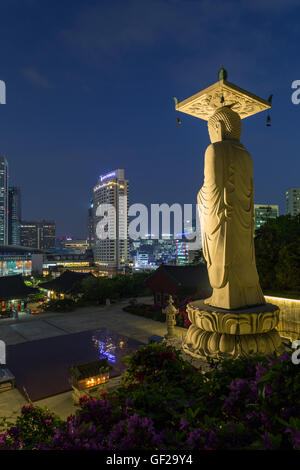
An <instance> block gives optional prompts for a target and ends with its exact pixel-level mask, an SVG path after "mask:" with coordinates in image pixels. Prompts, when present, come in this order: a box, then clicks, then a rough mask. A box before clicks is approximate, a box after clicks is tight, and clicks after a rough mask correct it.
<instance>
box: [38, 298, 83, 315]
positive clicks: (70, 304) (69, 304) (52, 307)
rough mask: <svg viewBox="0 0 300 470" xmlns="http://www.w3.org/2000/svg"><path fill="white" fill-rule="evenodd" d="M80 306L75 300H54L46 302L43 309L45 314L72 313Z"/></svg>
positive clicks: (42, 306)
mask: <svg viewBox="0 0 300 470" xmlns="http://www.w3.org/2000/svg"><path fill="white" fill-rule="evenodd" d="M78 306H79V305H78V303H77V302H75V300H73V299H52V300H49V301H48V302H44V303H43V304H42V305H41V309H42V310H43V311H44V312H71V311H72V310H74V309H75V308H76V307H78Z"/></svg>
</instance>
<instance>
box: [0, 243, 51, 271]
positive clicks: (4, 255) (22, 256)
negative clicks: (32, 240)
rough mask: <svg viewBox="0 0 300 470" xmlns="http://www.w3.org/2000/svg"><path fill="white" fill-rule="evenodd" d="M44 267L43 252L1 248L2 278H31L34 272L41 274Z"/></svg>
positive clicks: (33, 249)
mask: <svg viewBox="0 0 300 470" xmlns="http://www.w3.org/2000/svg"><path fill="white" fill-rule="evenodd" d="M42 265H43V252H42V250H37V249H35V248H27V247H20V246H11V245H9V246H4V245H1V246H0V276H13V275H16V274H22V276H30V275H31V272H32V271H33V270H35V271H40V272H41V269H42Z"/></svg>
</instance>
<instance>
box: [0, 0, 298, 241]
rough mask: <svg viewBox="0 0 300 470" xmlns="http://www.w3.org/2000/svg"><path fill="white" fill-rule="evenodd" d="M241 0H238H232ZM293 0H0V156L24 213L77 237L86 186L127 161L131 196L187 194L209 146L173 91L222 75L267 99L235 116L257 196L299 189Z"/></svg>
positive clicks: (279, 198)
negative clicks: (261, 108) (266, 107)
mask: <svg viewBox="0 0 300 470" xmlns="http://www.w3.org/2000/svg"><path fill="white" fill-rule="evenodd" d="M237 5H239V7H237ZM297 5H299V0H294V1H293V0H273V1H271V0H252V1H251V2H249V1H239V2H237V1H236V0H229V1H226V0H215V1H209V0H205V1H202V0H103V1H102V0H98V1H96V0H94V1H90V0H72V2H71V1H67V0H63V1H62V0H60V1H59V0H51V1H48V0H19V1H18V0H2V1H1V5H0V17H1V28H0V44H1V48H0V51H1V52H0V58H1V60H0V79H1V80H4V81H5V82H6V86H7V104H6V105H0V154H4V155H6V157H7V159H8V162H9V168H10V175H11V179H10V181H11V184H14V185H19V186H20V187H21V190H22V205H23V217H24V219H40V218H48V219H55V220H56V222H57V234H58V235H63V234H73V235H75V236H77V237H80V236H86V232H87V229H86V224H87V209H88V203H89V199H90V197H91V194H92V193H91V190H92V186H93V185H94V184H96V182H97V178H98V176H99V175H100V174H103V173H105V172H106V171H108V170H111V169H115V168H125V174H126V177H127V178H128V179H129V181H130V202H131V203H133V202H142V203H146V204H150V203H151V202H154V203H162V202H167V203H170V204H171V203H174V202H179V203H195V202H196V194H197V191H198V190H199V188H200V187H201V185H202V181H203V156H204V152H205V148H206V147H207V145H208V144H209V138H208V133H207V128H206V124H205V122H204V121H202V120H199V119H196V118H192V117H189V116H185V115H182V121H183V125H182V127H181V128H180V129H177V128H176V113H175V111H174V104H173V96H177V97H178V98H179V100H182V99H184V98H186V97H188V96H190V95H192V94H194V93H196V92H198V91H200V90H201V89H203V88H205V87H207V86H209V85H210V84H212V83H214V82H216V81H217V73H218V70H219V68H220V66H221V65H222V64H223V65H224V66H225V68H226V69H227V70H228V80H229V81H231V82H233V83H235V84H237V85H239V86H240V87H242V88H245V89H247V90H249V91H251V92H253V93H256V94H258V95H259V96H262V97H264V98H266V99H267V98H268V96H269V95H270V94H271V93H273V94H274V98H273V108H272V112H271V117H272V127H270V128H267V127H266V125H265V120H266V113H261V114H259V115H257V116H254V117H250V118H247V119H245V120H243V135H242V139H241V140H242V142H243V143H244V144H245V145H246V147H247V148H248V150H249V152H250V153H251V155H252V157H253V160H254V173H255V202H257V203H269V204H272V203H273V204H279V205H280V210H281V213H284V210H285V206H284V192H285V189H287V188H288V187H290V186H300V158H299V157H300V152H299V138H300V132H299V129H300V126H299V124H300V105H298V106H295V105H293V104H292V102H291V94H292V89H291V83H292V81H294V80H297V79H299V80H300V60H299V54H300V53H299V43H300V37H299V36H300V28H299V22H300V20H299V18H300V8H299V6H297Z"/></svg>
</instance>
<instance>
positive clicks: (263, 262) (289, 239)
mask: <svg viewBox="0 0 300 470" xmlns="http://www.w3.org/2000/svg"><path fill="white" fill-rule="evenodd" d="M299 234H300V215H298V216H296V217H292V216H291V215H281V216H279V217H277V218H276V219H268V220H267V221H266V222H265V223H264V224H263V225H262V226H261V227H260V228H259V229H258V230H257V231H256V234H255V254H256V265H257V270H258V274H259V278H260V283H261V286H262V288H263V289H272V290H274V289H278V288H279V289H283V288H287V287H283V286H287V285H288V284H287V277H286V275H285V273H284V272H283V271H284V269H286V267H287V264H286V262H284V256H286V254H287V253H288V252H290V251H291V250H294V248H295V246H294V245H293V244H294V243H297V241H298V240H299ZM284 247H285V250H283V248H284ZM281 250H283V251H281ZM280 252H281V255H280ZM287 262H291V258H290V257H289V261H287ZM293 266H294V267H295V262H294V261H293ZM289 288H291V287H289Z"/></svg>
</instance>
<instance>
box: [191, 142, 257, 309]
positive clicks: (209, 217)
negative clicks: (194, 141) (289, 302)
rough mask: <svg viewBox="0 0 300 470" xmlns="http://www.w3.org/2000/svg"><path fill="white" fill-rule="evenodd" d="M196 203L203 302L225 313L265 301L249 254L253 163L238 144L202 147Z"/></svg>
mask: <svg viewBox="0 0 300 470" xmlns="http://www.w3.org/2000/svg"><path fill="white" fill-rule="evenodd" d="M198 204H199V206H198V207H199V212H200V221H201V231H202V246H203V254H204V257H205V259H206V262H207V268H208V275H209V280H210V284H211V287H212V288H213V294H212V296H211V297H210V298H209V299H206V300H205V303H207V304H209V305H212V306H215V307H219V308H225V309H235V308H241V307H245V306H250V305H258V304H263V303H265V299H264V296H263V293H262V291H261V288H260V285H259V278H258V274H257V269H256V264H255V253H254V187H253V164H252V159H251V156H250V155H249V153H248V152H247V150H246V149H245V147H244V146H243V145H242V144H241V143H240V142H239V141H238V140H234V139H230V140H223V141H221V142H216V143H213V144H211V145H210V146H209V147H208V148H207V150H206V153H205V168H204V184H203V186H202V188H201V189H200V191H199V193H198Z"/></svg>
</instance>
